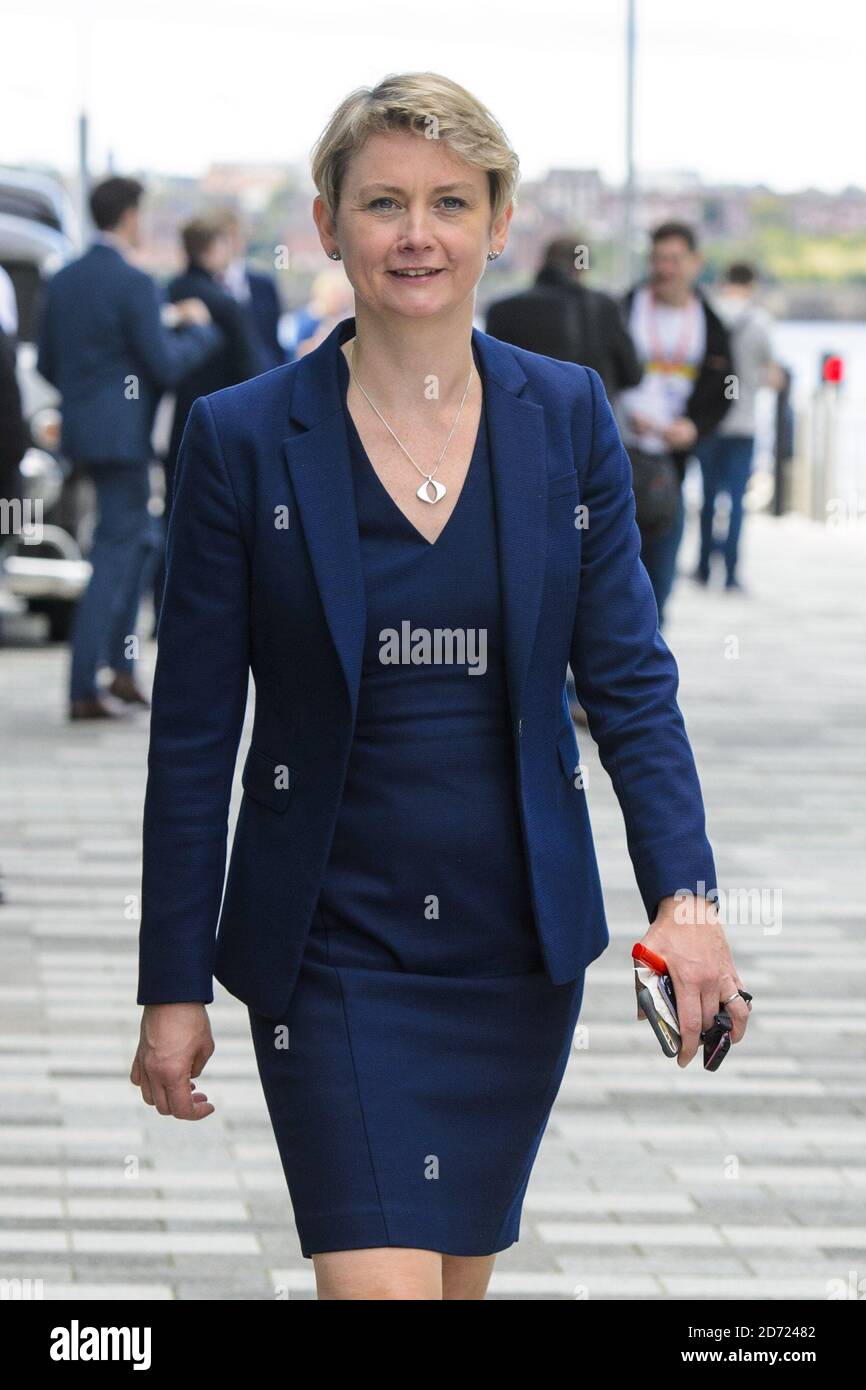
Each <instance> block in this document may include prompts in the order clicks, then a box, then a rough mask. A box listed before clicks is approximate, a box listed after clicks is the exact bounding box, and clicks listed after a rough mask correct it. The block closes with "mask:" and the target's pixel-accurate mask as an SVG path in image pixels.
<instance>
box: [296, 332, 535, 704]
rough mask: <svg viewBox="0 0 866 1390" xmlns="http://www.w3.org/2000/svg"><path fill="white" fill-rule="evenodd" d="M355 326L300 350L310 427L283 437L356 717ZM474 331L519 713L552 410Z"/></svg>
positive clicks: (301, 407) (300, 395)
mask: <svg viewBox="0 0 866 1390" xmlns="http://www.w3.org/2000/svg"><path fill="white" fill-rule="evenodd" d="M354 331H355V320H354V317H352V318H349V319H344V320H342V322H341V323H339V324H338V325H337V326H336V328H334V329H333V330H332V332H331V333H330V334H329V335H328V337H327V338H326V339H325V340H324V341H323V342H322V343H320V344H319V346H318V347H317V348H316V349H314V351H313V352H311V353H309V354H308V355H307V356H306V357H304V358H302V359H301V362H300V363H299V365H298V371H297V373H296V376H295V384H294V389H293V392H292V400H291V407H290V418H291V419H292V420H293V421H296V422H297V423H298V424H299V425H302V426H304V427H305V429H304V431H303V433H300V434H292V435H290V436H289V437H288V438H286V439H285V440H284V441H283V451H284V454H285V458H286V462H287V465H288V469H289V473H290V475H291V479H292V485H293V488H294V493H295V498H296V501H297V506H298V510H299V512H300V517H301V525H302V527H303V531H304V536H305V538H306V541H307V547H308V550H309V554H310V560H311V563H312V566H313V571H314V574H315V578H316V584H317V586H318V589H319V595H320V597H321V600H322V607H323V609H324V612H325V617H326V620H327V623H328V627H329V629H330V632H331V636H332V638H333V641H334V645H335V647H336V650H337V653H338V656H339V659H340V664H341V666H342V669H343V673H344V675H345V679H346V685H347V688H348V691H349V698H350V702H351V708H352V721H353V723H354V720H355V715H356V712H357V705H358V688H359V685H360V680H361V670H362V662H363V652H364V637H365V632H366V622H367V606H366V600H365V597H364V577H363V571H362V568H361V547H360V540H359V536H358V518H357V511H356V508H355V492H354V486H353V483H352V470H351V457H350V454H349V441H348V437H347V434H346V427H345V421H344V419H343V406H342V400H341V398H340V393H339V377H338V372H337V353H338V352H339V350H340V344H341V343H342V342H345V341H346V339H347V338H350V337H351V336H352V335H353V333H354ZM472 340H473V342H474V344H475V347H476V350H477V352H478V354H479V357H480V359H481V362H482V365H483V367H484V375H485V381H486V408H487V419H488V427H489V431H490V450H491V471H492V477H493V491H494V500H495V505H496V523H497V533H498V538H499V574H500V582H501V586H502V602H503V622H504V626H505V647H506V667H507V682H508V693H509V698H510V701H511V707H512V712H517V711H518V710H519V709H520V708H521V703H522V696H523V688H524V685H525V682H526V676H527V673H528V669H529V659H530V656H531V653H532V647H533V644H534V641H535V631H536V627H537V625H538V615H539V609H540V604H541V594H542V589H543V585H544V566H545V551H546V546H545V525H544V524H545V518H546V504H547V479H546V464H545V429H544V411H543V409H542V407H541V406H540V405H538V404H536V403H534V402H532V401H524V400H522V399H520V393H521V391H522V390H523V388H524V386H525V385H526V380H527V378H526V375H525V373H524V372H523V370H522V368H521V367H520V365H519V364H518V362H517V360H516V358H515V357H514V356H513V355H512V352H511V351H510V349H508V348H507V347H506V346H505V345H504V344H502V343H500V342H498V340H497V339H495V338H491V337H489V336H488V335H487V334H486V333H482V332H480V330H479V329H476V328H473V330H472Z"/></svg>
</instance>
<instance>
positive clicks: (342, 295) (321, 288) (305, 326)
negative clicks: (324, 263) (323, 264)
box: [294, 266, 354, 359]
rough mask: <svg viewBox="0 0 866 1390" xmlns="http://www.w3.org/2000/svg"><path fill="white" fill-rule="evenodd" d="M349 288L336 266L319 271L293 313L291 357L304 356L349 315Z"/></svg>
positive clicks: (344, 276) (350, 308)
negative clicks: (308, 294) (292, 347)
mask: <svg viewBox="0 0 866 1390" xmlns="http://www.w3.org/2000/svg"><path fill="white" fill-rule="evenodd" d="M353 303H354V296H353V293H352V287H351V285H350V284H349V281H348V280H347V279H346V275H345V272H344V271H343V270H339V269H337V267H336V266H333V267H332V266H329V267H328V268H327V269H326V270H321V271H319V273H318V275H317V276H316V277H315V279H314V280H313V283H312V285H311V286H310V297H309V299H308V301H307V303H306V304H305V305H304V306H303V307H302V308H301V309H299V310H298V311H297V313H296V314H295V346H294V357H295V359H297V358H299V357H305V356H306V355H307V353H308V352H312V351H313V349H314V348H317V347H318V346H319V344H320V343H323V342H324V341H325V339H326V338H327V336H328V334H329V333H330V332H331V330H332V329H334V328H336V326H337V324H338V323H339V322H340V321H341V320H342V319H343V318H345V316H346V315H347V314H351V312H352V306H353Z"/></svg>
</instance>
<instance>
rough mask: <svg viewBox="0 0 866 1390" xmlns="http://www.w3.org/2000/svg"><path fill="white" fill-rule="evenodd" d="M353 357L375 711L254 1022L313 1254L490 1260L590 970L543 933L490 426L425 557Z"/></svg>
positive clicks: (368, 658)
mask: <svg viewBox="0 0 866 1390" xmlns="http://www.w3.org/2000/svg"><path fill="white" fill-rule="evenodd" d="M338 360H339V371H340V377H341V386H342V394H343V404H344V411H345V419H346V428H347V432H348V440H349V445H350V451H351V458H352V469H353V478H354V484H355V497H356V504H357V512H358V527H359V536H360V542H361V551H362V562H363V574H364V585H365V593H366V600H367V630H366V640H365V647H364V662H363V671H362V677H361V685H360V691H359V706H358V717H357V724H356V728H355V735H354V742H353V745H352V751H351V756H350V761H349V767H348V772H347V778H346V784H345V790H344V795H343V801H342V804H341V807H340V811H339V815H338V820H337V826H336V830H335V834H334V840H333V843H332V847H331V852H330V857H329V861H328V866H327V869H326V873H325V877H324V880H323V884H322V888H321V893H320V897H319V901H318V904H317V908H316V912H315V914H314V919H313V923H312V926H311V929H310V935H309V938H308V941H307V944H306V947H305V953H304V959H303V962H302V966H301V971H300V974H299V977H298V982H297V985H296V988H295V991H294V994H293V997H292V1000H291V1003H290V1005H289V1008H288V1009H287V1011H286V1014H285V1016H284V1017H283V1019H281V1020H277V1021H275V1020H273V1019H271V1018H266V1017H264V1016H262V1015H258V1014H256V1013H255V1012H253V1011H252V1010H250V1021H251V1027H252V1034H253V1041H254V1044H255V1049H256V1057H257V1062H258V1067H259V1072H260V1075H261V1079H262V1084H263V1089H264V1093H265V1098H266V1101H267V1105H268V1109H269V1112H270V1116H271V1120H272V1123H273V1127H274V1134H275V1137H276V1140H277V1144H278V1147H279V1151H280V1157H281V1160H282V1164H283V1169H284V1172H285V1175H286V1180H287V1183H288V1187H289V1193H290V1196H291V1201H292V1207H293V1210H294V1216H295V1223H296V1226H297V1230H298V1236H299V1239H300V1243H301V1249H302V1252H303V1255H304V1256H305V1257H307V1258H309V1257H311V1256H312V1255H313V1254H314V1253H319V1252H321V1251H326V1250H353V1249H361V1248H368V1247H378V1246H389V1245H399V1246H410V1247H413V1248H418V1249H427V1250H437V1251H440V1252H442V1253H446V1254H452V1255H489V1254H492V1253H494V1252H495V1251H497V1250H502V1249H505V1248H506V1246H509V1245H511V1244H513V1243H514V1242H515V1241H516V1240H517V1239H518V1237H519V1231H520V1215H521V1209H522V1205H523V1198H524V1194H525V1191H526V1186H527V1183H528V1181H529V1176H530V1172H531V1168H532V1164H533V1162H534V1159H535V1155H536V1153H537V1150H538V1146H539V1144H540V1142H541V1137H542V1134H543V1132H544V1129H545V1126H546V1124H547V1119H548V1116H549V1113H550V1109H551V1107H552V1105H553V1101H554V1099H555V1097H556V1094H557V1091H558V1090H559V1086H560V1083H561V1080H562V1075H563V1072H564V1070H565V1065H566V1062H567V1060H568V1053H569V1048H570V1044H571V1039H572V1035H573V1033H574V1027H575V1024H576V1022H577V1017H578V1012H579V1009H580V1004H581V1000H582V996H583V982H584V972H583V971H581V972H580V973H579V974H578V976H577V978H576V979H575V980H571V981H568V982H567V983H566V984H562V985H554V984H552V983H551V981H550V979H549V978H548V976H547V973H546V971H545V969H544V963H543V958H542V955H541V948H540V944H539V941H538V937H537V933H536V929H535V924H534V921H533V917H532V910H531V900H530V890H529V883H528V877H527V869H526V861H525V854H524V849H523V842H522V839H521V835H520V821H519V814H520V813H519V806H518V801H517V791H516V781H515V778H516V773H515V766H514V756H513V749H512V742H511V732H510V718H509V709H508V694H507V687H506V683H505V652H504V631H503V624H502V616H501V596H500V587H499V568H498V564H499V561H498V550H497V533H496V521H495V501H494V495H493V489H492V478H491V472H490V467H489V453H488V450H489V438H488V429H487V419H486V412H485V411H484V410H482V414H481V421H480V425H479V431H478V436H477V439H476V443H475V448H474V452H473V455H472V459H471V462H470V466H469V470H468V472H467V475H466V479H465V482H464V485H463V488H462V490H461V493H460V496H459V498H458V500H457V503H456V505H455V507H454V509H453V511H452V513H451V516H450V518H449V520H448V522H447V524H446V526H445V529H444V530H443V531H441V532H440V534H439V537H438V538H437V540H436V541H435V542H434V543H432V544H431V543H430V542H429V541H427V540H426V539H425V537H424V536H423V535H422V534H421V532H420V531H418V529H417V528H416V527H415V526H413V524H412V523H411V522H410V521H409V520H408V519H407V517H406V516H405V515H404V513H403V512H402V511H401V510H400V508H399V507H398V506H397V504H396V502H395V501H394V500H393V498H392V497H391V495H390V494H389V492H388V491H387V489H386V488H385V486H384V484H383V483H382V482H381V481H380V479H379V477H378V475H377V474H376V472H375V470H374V468H373V466H372V464H371V463H370V460H369V459H368V457H367V455H366V453H365V451H364V447H363V444H362V443H361V439H360V437H359V435H358V432H357V430H356V428H355V425H354V422H353V420H352V417H351V415H350V413H349V410H348V406H347V404H346V399H347V391H348V385H349V370H348V366H347V364H346V361H345V358H344V357H343V354H342V353H339V354H338ZM476 365H477V367H478V370H479V372H481V370H482V369H481V364H480V362H479V361H478V358H477V355H476ZM482 380H483V374H482ZM406 466H407V468H410V467H411V464H410V463H409V461H408V460H407V461H406ZM418 481H419V482H420V481H421V478H420V475H418ZM437 634H438V640H437ZM448 634H450V637H449V635H448ZM413 658H414V659H413ZM566 869H567V866H565V865H563V871H564V872H565V871H566Z"/></svg>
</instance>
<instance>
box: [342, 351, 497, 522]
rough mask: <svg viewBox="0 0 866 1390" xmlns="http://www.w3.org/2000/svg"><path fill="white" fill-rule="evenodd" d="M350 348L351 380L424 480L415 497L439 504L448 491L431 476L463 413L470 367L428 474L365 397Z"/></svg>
mask: <svg viewBox="0 0 866 1390" xmlns="http://www.w3.org/2000/svg"><path fill="white" fill-rule="evenodd" d="M351 347H352V360H350V362H349V375H350V376H351V378H352V380H353V381H354V382H355V384H356V386H357V387H358V390H359V391H361V392H362V393H363V395H364V396H366V398H367V400H368V401H369V402H370V405H371V406H373V409H374V410H375V411H376V414H377V415H378V416H379V419H380V420H381V421H382V424H383V425H384V426H385V429H386V430H387V431H388V433H389V434H390V435H391V436H392V438H393V439H395V440H397V443H398V444H399V445H400V448H401V449H402V450H403V453H404V454H405V455H406V457H407V459H408V460H409V462H410V463H411V464H412V466H413V467H414V468H417V470H418V472H419V473H420V474H421V476H422V478H423V479H424V481H423V483H422V484H421V486H420V487H419V488H418V491H417V492H416V493H415V496H416V497H419V498H420V499H421V501H422V502H429V503H430V505H431V506H432V505H433V503H434V502H441V500H442V498H443V497H444V496H445V494H446V492H447V491H448V489H447V488H446V486H445V484H444V483H440V482H439V479H438V478H434V476H433V474H434V473H435V472H436V470H437V469H438V467H439V465H440V463H441V462H442V460H443V458H444V457H445V449H447V448H448V445H449V444H450V443H451V436H452V435H453V433H454V431H455V429H456V428H457V421H458V420H459V419H460V416H461V414H462V411H463V407H464V405H465V404H466V397H467V396H468V395H469V386H470V383H471V381H472V367H470V368H469V380H468V381H467V382H466V390H465V391H464V392H463V400H462V401H461V402H460V409H459V410H458V411H457V414H456V415H455V416H454V424H453V425H452V426H451V429H450V430H449V432H448V438H447V439H446V440H445V448H443V450H442V453H441V454H440V455H439V457H438V459H437V460H436V468H434V469H433V470H432V472H430V473H428V472H427V470H426V469H425V468H421V467H420V465H419V464H417V463H416V462H415V460H414V459H413V457H412V455H411V454H410V453H409V450H408V449H407V448H406V446H405V445H404V444H401V443H400V440H399V439H397V436H396V434H394V431H393V430H392V429H391V426H390V425H389V424H388V421H387V420H386V419H385V417H384V415H383V414H382V412H381V410H379V409H378V408H377V407H376V406H375V405H373V402H372V401H371V400H370V397H369V396H368V395H367V392H366V391H365V390H364V388H363V386H362V385H361V383H360V381H359V380H358V378H357V377H356V376H355V373H354V371H353V370H352V361H353V360H354V357H355V344H354V342H352V345H351ZM474 365H475V364H474V363H473V366H474ZM431 487H432V489H433V492H434V496H433V497H431V496H430V494H429V492H428V488H431Z"/></svg>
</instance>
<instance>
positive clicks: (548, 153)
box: [0, 0, 866, 191]
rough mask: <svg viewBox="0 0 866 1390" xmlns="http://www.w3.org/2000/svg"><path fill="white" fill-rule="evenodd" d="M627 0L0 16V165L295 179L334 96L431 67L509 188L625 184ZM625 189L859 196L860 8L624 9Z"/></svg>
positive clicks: (863, 180)
mask: <svg viewBox="0 0 866 1390" xmlns="http://www.w3.org/2000/svg"><path fill="white" fill-rule="evenodd" d="M625 9H626V7H625V0H539V3H538V4H537V5H532V4H530V3H528V0H436V3H434V4H427V5H414V6H413V5H408V4H406V3H405V0H403V2H402V3H397V2H395V0H369V3H367V4H366V5H365V4H363V3H358V0H319V3H312V4H307V3H301V4H299V3H296V0H139V3H135V4H133V3H130V0H26V3H23V2H22V0H0V16H2V18H0V25H2V28H0V52H2V54H3V59H2V64H3V68H2V72H3V80H2V84H0V163H15V164H20V163H26V162H28V161H34V160H38V161H40V162H48V163H50V164H54V165H56V166H57V167H59V168H61V169H63V170H65V171H72V170H73V169H74V167H75V162H76V119H77V115H78V112H79V110H80V109H81V106H82V103H83V102H86V106H87V110H88V112H89V114H90V118H91V136H92V144H91V149H92V160H91V166H92V169H93V172H94V173H95V174H99V173H101V172H102V171H103V170H104V167H105V162H106V156H107V153H108V151H109V150H111V151H112V152H113V155H114V161H115V167H116V168H117V170H118V171H119V172H122V171H123V170H124V169H133V168H145V169H149V170H154V171H163V172H167V173H175V174H190V175H198V174H200V173H201V172H202V171H203V170H204V169H205V168H206V167H207V166H208V164H210V163H211V162H212V161H216V160H230V161H238V160H239V161H251V162H257V161H261V160H265V161H270V160H280V161H282V160H289V161H301V162H302V163H303V164H304V165H306V163H307V156H308V152H309V149H310V146H311V145H312V143H313V141H314V140H315V138H316V136H317V135H318V133H319V131H320V129H321V127H322V126H323V125H324V123H325V121H326V120H327V118H328V116H329V114H330V112H331V110H332V109H333V107H334V106H335V105H336V104H337V102H338V101H339V100H340V99H341V98H342V97H343V96H344V95H345V94H346V93H347V92H348V91H350V90H351V89H352V88H353V87H356V86H360V85H371V84H372V83H374V82H376V81H377V80H378V79H379V78H381V77H383V76H384V75H385V74H386V73H389V72H399V71H409V70H417V69H431V70H433V71H437V72H441V73H444V74H445V75H447V76H449V77H452V78H454V80H455V81H457V82H460V83H462V84H463V85H464V86H466V87H468V88H469V89H470V90H471V91H472V92H474V93H475V94H476V95H477V96H478V97H479V98H480V99H481V100H482V101H484V102H485V103H486V104H487V106H489V107H490V109H491V110H492V111H493V113H494V115H495V116H496V117H497V119H498V120H499V121H500V122H501V124H502V125H503V126H504V128H505V131H506V133H507V135H508V137H509V139H510V140H511V142H512V144H513V145H514V147H515V148H516V150H517V153H518V155H519V157H520V161H521V168H522V172H523V176H524V177H525V178H533V177H536V176H538V175H540V174H542V173H543V172H544V171H545V170H546V169H547V168H550V167H552V166H562V165H565V166H573V167H581V168H598V169H600V170H601V172H602V174H603V175H604V176H605V177H606V178H607V179H609V180H610V181H619V180H621V178H622V176H623V171H624V137H623V132H624V99H623V93H624V76H625V60H624V37H623V36H624V27H625ZM637 11H638V70H637V71H638V83H637V119H636V155H637V162H638V167H639V169H640V170H641V171H644V172H652V171H656V170H661V169H694V170H696V171H697V172H698V173H699V174H700V175H701V176H702V178H704V179H705V180H708V181H710V180H719V181H722V182H726V183H733V182H743V183H759V182H763V183H767V184H769V185H770V186H771V187H774V188H777V189H779V190H783V191H787V190H791V189H796V188H803V187H808V186H810V185H812V186H815V187H818V188H822V189H826V190H828V191H835V190H838V189H839V188H842V187H844V186H845V185H846V184H860V185H861V186H862V185H866V167H864V165H866V151H864V142H863V136H862V132H863V127H864V121H863V105H864V103H863V84H864V74H863V65H864V56H866V55H864V38H866V6H864V5H863V3H862V0H822V3H820V4H815V3H813V2H812V0H787V3H785V2H784V0H726V3H725V4H708V3H703V4H700V3H695V0H638V5H637Z"/></svg>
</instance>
